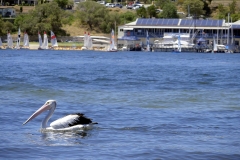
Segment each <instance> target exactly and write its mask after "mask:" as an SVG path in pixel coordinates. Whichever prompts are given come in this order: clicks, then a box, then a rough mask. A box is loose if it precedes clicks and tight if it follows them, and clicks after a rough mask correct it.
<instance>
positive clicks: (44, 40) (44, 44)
mask: <svg viewBox="0 0 240 160" xmlns="http://www.w3.org/2000/svg"><path fill="white" fill-rule="evenodd" d="M40 48H41V49H48V37H47V34H46V32H44V35H43V43H42V46H41V47H40Z"/></svg>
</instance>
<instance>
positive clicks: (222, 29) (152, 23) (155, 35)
mask: <svg viewBox="0 0 240 160" xmlns="http://www.w3.org/2000/svg"><path fill="white" fill-rule="evenodd" d="M147 31H148V34H149V43H150V46H152V47H153V46H154V44H156V42H157V43H160V44H161V43H162V42H164V38H166V37H167V36H169V35H172V38H173V41H174V37H176V35H177V34H179V33H180V34H181V35H182V36H186V35H188V37H189V39H188V40H185V41H188V43H189V44H195V45H197V44H198V43H199V42H203V40H204V43H205V44H206V45H208V46H209V45H213V39H214V38H215V39H216V42H217V44H219V45H228V46H229V45H231V46H232V45H234V47H235V48H236V50H238V51H239V45H240V20H239V21H237V22H234V23H229V22H226V21H225V20H214V19H157V18H138V19H137V20H136V21H134V22H131V23H128V24H125V25H122V26H119V27H118V47H119V48H120V47H123V46H124V47H126V46H128V47H130V48H131V47H135V46H139V45H142V47H146V45H147V44H146V34H147ZM213 37H214V38H213ZM190 51H191V50H190Z"/></svg>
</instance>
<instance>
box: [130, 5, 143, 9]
mask: <svg viewBox="0 0 240 160" xmlns="http://www.w3.org/2000/svg"><path fill="white" fill-rule="evenodd" d="M139 8H141V6H139V5H138V4H134V5H133V8H132V9H139Z"/></svg>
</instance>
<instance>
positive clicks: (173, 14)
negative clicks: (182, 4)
mask: <svg viewBox="0 0 240 160" xmlns="http://www.w3.org/2000/svg"><path fill="white" fill-rule="evenodd" d="M160 18H179V16H178V14H177V7H176V6H175V5H174V4H173V3H168V4H166V5H165V6H164V7H163V11H162V12H161V13H160Z"/></svg>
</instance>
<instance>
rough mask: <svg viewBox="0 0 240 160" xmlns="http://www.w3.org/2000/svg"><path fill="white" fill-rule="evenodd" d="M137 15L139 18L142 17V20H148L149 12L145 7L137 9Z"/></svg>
mask: <svg viewBox="0 0 240 160" xmlns="http://www.w3.org/2000/svg"><path fill="white" fill-rule="evenodd" d="M137 15H138V17H141V18H146V17H147V10H146V8H145V7H141V8H139V9H137Z"/></svg>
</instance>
